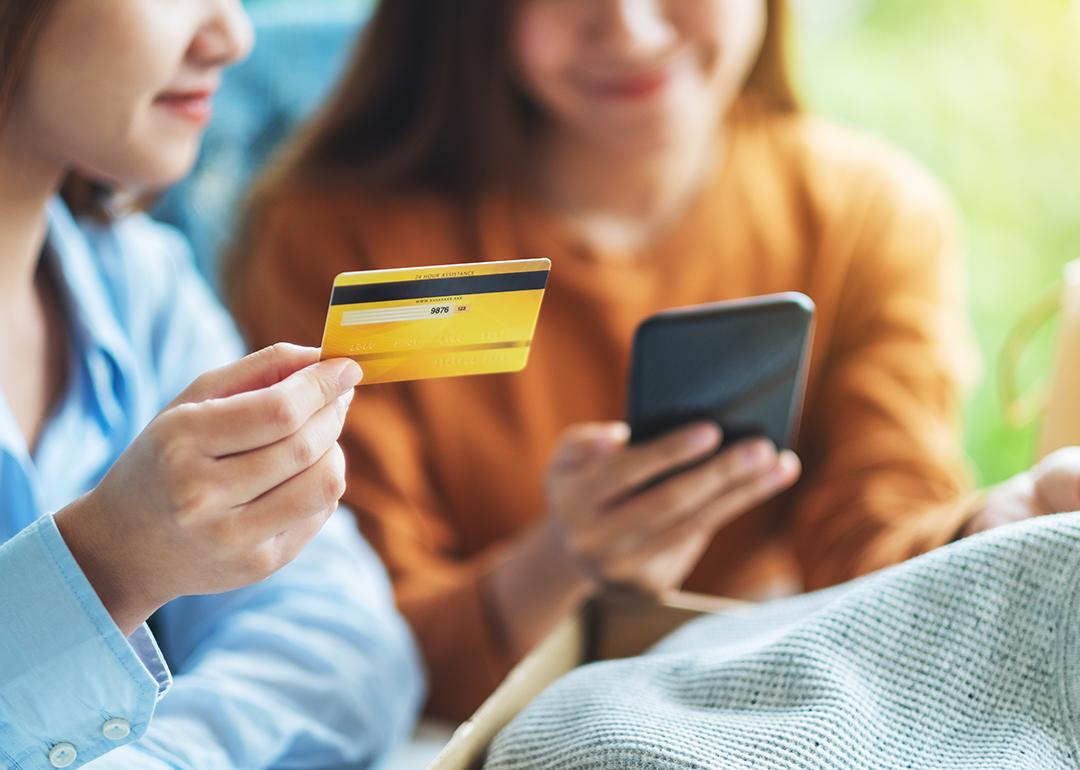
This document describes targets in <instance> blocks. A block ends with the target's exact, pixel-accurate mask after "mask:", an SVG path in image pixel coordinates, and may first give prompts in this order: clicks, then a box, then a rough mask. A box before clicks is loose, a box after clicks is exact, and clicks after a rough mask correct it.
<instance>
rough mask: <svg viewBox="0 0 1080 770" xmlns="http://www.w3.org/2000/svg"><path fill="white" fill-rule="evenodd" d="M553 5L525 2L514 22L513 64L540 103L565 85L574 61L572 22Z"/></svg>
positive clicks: (543, 102) (538, 0)
mask: <svg viewBox="0 0 1080 770" xmlns="http://www.w3.org/2000/svg"><path fill="white" fill-rule="evenodd" d="M555 5H556V4H552V3H549V2H545V0H536V1H534V2H526V3H525V4H524V5H523V6H522V8H521V9H520V11H519V12H518V18H517V20H516V23H515V24H514V31H513V48H514V63H515V67H516V69H517V72H518V77H519V79H520V80H521V82H522V85H523V86H524V87H525V90H526V91H527V92H528V93H529V94H530V95H531V96H532V97H533V99H534V100H535V101H537V102H538V103H540V104H541V105H542V106H547V107H551V106H552V105H551V104H550V102H551V100H552V99H553V98H555V97H556V95H557V94H558V93H559V92H561V91H562V90H563V89H564V88H565V87H566V84H567V78H568V73H569V72H570V71H571V69H572V68H573V64H574V60H575V48H576V46H575V42H574V41H575V33H574V30H573V28H572V22H571V21H570V20H569V19H567V18H566V15H565V13H560V9H558V8H556V7H554V6H555Z"/></svg>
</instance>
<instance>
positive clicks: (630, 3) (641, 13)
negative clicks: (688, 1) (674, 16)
mask: <svg viewBox="0 0 1080 770" xmlns="http://www.w3.org/2000/svg"><path fill="white" fill-rule="evenodd" d="M674 2H683V0H674ZM599 5H600V6H601V12H600V13H599V14H598V16H597V18H596V23H595V26H594V34H595V35H596V37H597V38H598V39H600V40H602V41H603V42H604V44H605V45H606V46H608V47H610V48H611V49H612V50H613V52H616V53H619V54H624V55H637V56H641V55H648V54H655V53H657V52H659V51H662V50H664V49H666V48H667V47H669V46H670V45H671V42H672V39H673V38H674V37H675V26H674V25H673V24H672V23H671V21H670V20H669V18H668V13H667V0H601V2H600V4H599Z"/></svg>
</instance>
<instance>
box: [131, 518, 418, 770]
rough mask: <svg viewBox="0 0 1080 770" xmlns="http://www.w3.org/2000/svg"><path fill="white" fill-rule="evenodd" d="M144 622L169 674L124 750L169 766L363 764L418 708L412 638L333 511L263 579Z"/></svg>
mask: <svg viewBox="0 0 1080 770" xmlns="http://www.w3.org/2000/svg"><path fill="white" fill-rule="evenodd" d="M154 624H155V626H156V628H157V630H158V633H159V636H160V639H161V643H162V646H163V647H164V648H165V650H167V652H168V654H169V658H170V661H171V662H172V664H173V667H174V670H175V671H176V679H175V682H174V684H173V687H172V689H171V691H170V692H169V695H168V697H167V698H165V699H164V700H162V702H161V703H160V704H159V705H158V710H157V713H156V715H155V717H154V721H153V723H152V724H151V725H150V727H149V730H148V731H147V732H146V735H145V736H144V737H143V739H142V740H141V741H139V743H138V744H137V746H136V747H135V749H134V750H133V755H135V754H145V755H146V756H148V757H151V758H155V759H160V760H162V761H164V762H166V763H167V764H168V766H169V767H172V768H181V769H182V770H202V768H217V767H221V768H233V767H271V766H273V767H300V766H304V767H340V766H345V765H348V766H353V765H357V764H361V765H363V766H367V765H369V764H370V763H373V762H374V761H375V760H377V759H379V758H380V757H382V755H383V754H384V753H385V752H386V751H387V749H389V748H391V747H393V746H395V745H396V744H397V742H398V741H400V740H401V739H403V738H404V737H406V736H407V735H408V733H409V730H410V729H411V728H412V725H413V723H414V720H415V717H416V713H417V711H418V710H419V707H420V702H421V699H422V695H423V676H422V672H421V668H420V664H419V662H418V657H417V653H416V649H415V645H414V642H413V640H412V637H411V636H410V634H409V632H408V629H407V627H406V626H405V624H404V622H403V621H402V619H401V617H400V616H399V615H398V614H397V612H396V610H395V608H394V604H393V599H392V594H391V591H390V586H389V583H388V581H387V578H386V574H385V572H384V571H383V569H382V567H381V565H380V564H379V562H378V559H377V558H376V557H375V555H374V554H373V553H372V552H371V550H370V549H369V548H368V547H367V545H366V544H365V543H364V541H363V540H362V538H361V537H360V535H359V533H358V531H357V529H356V526H355V523H354V522H353V520H352V517H351V515H350V514H349V513H348V512H347V511H344V510H342V511H339V512H338V513H337V514H335V516H334V517H332V518H331V520H330V521H329V522H328V523H327V525H326V527H324V529H323V530H322V532H320V533H319V534H318V535H317V536H316V537H315V538H314V539H313V540H312V542H311V543H310V544H309V545H308V547H307V548H306V549H305V550H304V551H303V552H302V553H301V554H300V556H299V557H297V559H296V560H295V561H294V562H293V563H292V564H290V565H288V566H286V567H285V568H283V569H282V570H280V571H279V572H278V573H276V574H275V575H273V576H271V577H270V578H269V579H267V580H266V581H264V582H262V583H260V584H258V585H255V586H251V587H249V588H245V589H241V590H238V591H232V592H229V593H225V594H219V595H216V596H202V597H185V598H182V599H178V600H176V601H173V602H171V603H170V604H168V605H166V606H165V607H164V608H163V609H162V610H161V611H160V612H159V614H158V615H157V616H156V617H155V618H154ZM136 766H138V765H136Z"/></svg>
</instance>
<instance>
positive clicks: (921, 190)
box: [793, 169, 979, 589]
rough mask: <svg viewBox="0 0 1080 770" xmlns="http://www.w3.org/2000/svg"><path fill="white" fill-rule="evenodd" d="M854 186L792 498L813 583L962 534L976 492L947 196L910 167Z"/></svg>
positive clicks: (966, 352)
mask: <svg viewBox="0 0 1080 770" xmlns="http://www.w3.org/2000/svg"><path fill="white" fill-rule="evenodd" d="M857 191H858V193H859V194H858V195H856V196H853V197H854V198H855V199H856V202H855V203H854V204H853V208H852V209H850V210H848V211H847V212H846V216H845V217H842V218H838V219H837V221H836V222H835V223H834V224H833V225H832V226H831V227H832V229H831V230H830V229H827V231H826V236H825V242H824V243H823V245H822V248H823V249H825V250H830V249H831V250H837V251H847V252H849V253H851V254H852V255H853V256H852V258H851V261H850V267H849V270H848V271H847V274H846V276H845V279H844V280H845V286H844V288H843V291H842V292H841V306H840V307H839V308H838V309H837V312H836V316H835V317H836V318H837V319H840V320H838V322H837V323H838V325H840V328H838V329H837V330H836V332H835V334H834V338H833V339H834V342H833V344H832V345H831V346H830V348H829V349H828V350H826V351H825V360H824V361H821V362H819V363H818V365H819V366H821V367H822V368H823V374H822V377H821V378H820V381H821V382H822V383H823V384H822V386H821V388H820V392H819V393H818V394H817V396H816V399H815V402H814V403H808V408H807V415H808V418H807V421H806V422H805V423H804V425H803V430H802V435H803V437H804V440H803V441H802V443H801V445H800V451H801V454H802V458H803V462H804V466H805V474H804V478H803V481H802V482H801V484H800V487H799V488H798V489H799V491H798V493H797V495H796V496H795V497H794V498H793V499H794V519H795V544H796V549H797V553H798V556H799V558H800V561H801V564H802V567H803V571H804V578H805V582H806V587H807V588H810V589H813V588H819V587H822V586H826V585H830V584H833V583H838V582H841V581H844V580H848V579H850V578H852V577H854V576H857V575H860V574H863V573H866V572H870V571H873V570H876V569H879V568H881V567H885V566H888V565H890V564H895V563H897V562H900V561H903V560H905V559H907V558H910V557H912V556H915V555H917V554H920V553H923V552H925V551H928V550H930V549H932V548H936V547H938V546H940V545H943V544H945V543H947V542H949V541H951V540H953V539H955V538H956V537H957V536H958V535H959V532H960V530H961V528H962V527H963V525H964V523H965V522H966V521H967V519H968V518H969V517H970V516H971V515H972V514H973V513H974V510H975V508H976V506H977V504H978V500H979V498H978V496H977V495H976V494H974V493H972V491H971V490H972V486H971V483H972V482H971V478H970V472H969V469H968V466H967V463H966V460H965V457H964V452H963V446H962V443H961V440H960V436H961V433H962V432H961V430H960V416H961V409H962V405H963V404H962V401H963V395H964V393H965V386H966V385H967V384H969V383H970V382H971V381H972V380H973V379H974V378H975V377H976V376H977V373H978V365H979V364H978V360H977V357H976V355H975V353H974V346H973V343H972V340H971V335H970V332H969V329H968V327H967V326H966V321H965V318H966V307H965V302H964V291H963V289H962V270H961V260H960V258H959V257H960V253H959V248H958V239H957V233H956V226H955V218H954V216H953V211H952V207H951V205H950V202H949V201H948V199H947V197H946V195H945V194H944V192H943V191H941V190H940V189H939V188H938V186H937V185H936V183H934V182H933V181H932V180H930V179H929V178H927V177H925V175H923V174H922V173H921V172H918V171H916V170H914V169H911V170H908V169H903V170H901V171H900V172H899V173H897V174H891V175H888V176H886V177H883V178H878V177H875V176H872V175H868V176H867V177H866V178H864V179H863V184H862V186H861V187H860V188H859V189H858V190H857ZM841 324H842V325H841Z"/></svg>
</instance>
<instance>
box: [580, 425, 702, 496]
mask: <svg viewBox="0 0 1080 770" xmlns="http://www.w3.org/2000/svg"><path fill="white" fill-rule="evenodd" d="M720 439H721V434H720V429H719V428H718V427H717V426H716V424H715V423H711V422H699V423H694V424H692V425H688V426H686V427H685V428H680V429H679V430H676V431H673V432H672V433H669V434H667V435H665V436H662V437H660V438H658V439H656V440H654V441H650V442H649V443H648V444H643V445H642V446H632V447H630V448H628V449H626V450H625V451H622V452H619V453H618V454H616V455H613V456H611V457H610V458H607V459H605V460H602V461H601V462H599V463H597V465H596V468H595V471H594V472H595V474H596V479H597V483H596V485H595V487H594V495H595V502H596V504H598V505H605V504H611V503H614V502H617V501H619V500H621V499H623V498H625V497H627V496H628V495H631V494H633V493H634V492H635V491H637V490H638V489H640V488H641V487H643V486H645V485H646V484H647V483H648V482H650V481H653V480H655V479H656V478H658V477H660V476H663V475H665V474H668V473H671V472H672V471H676V470H678V469H680V468H683V467H685V466H687V465H690V464H691V463H693V462H694V461H696V460H702V459H704V458H705V457H708V456H709V455H710V454H711V453H713V452H715V451H716V448H717V447H718V446H719V445H720Z"/></svg>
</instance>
